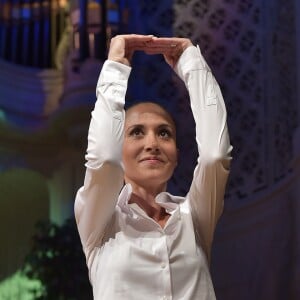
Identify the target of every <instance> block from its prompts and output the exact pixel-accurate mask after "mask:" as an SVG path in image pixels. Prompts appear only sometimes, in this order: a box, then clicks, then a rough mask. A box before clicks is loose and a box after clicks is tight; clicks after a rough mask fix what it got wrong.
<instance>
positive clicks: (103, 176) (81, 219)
mask: <svg viewBox="0 0 300 300" xmlns="http://www.w3.org/2000/svg"><path fill="white" fill-rule="evenodd" d="M130 71H131V68H130V67H128V66H125V65H123V64H120V63H117V62H112V61H106V62H105V63H104V65H103V67H102V71H101V73H100V76H99V80H98V83H97V89H96V95H97V101H96V104H95V108H94V110H93V112H92V118H91V123H90V127H89V133H88V147H87V154H86V160H87V162H86V174H85V179H84V185H83V186H82V187H81V188H80V189H79V190H78V192H77V195H76V199H75V217H76V222H77V226H78V231H79V234H80V238H81V242H82V245H83V249H84V251H85V254H86V256H87V259H89V257H88V256H89V253H90V251H91V250H92V249H93V248H94V247H95V246H96V245H98V244H99V243H101V239H102V237H103V233H104V229H105V227H106V225H107V223H108V222H109V220H110V219H111V216H112V214H113V212H114V208H115V205H116V202H117V199H118V195H119V192H120V190H121V188H122V185H123V168H122V163H121V159H122V144H123V126H124V115H125V113H124V102H125V94H126V89H127V81H128V77H129V74H130Z"/></svg>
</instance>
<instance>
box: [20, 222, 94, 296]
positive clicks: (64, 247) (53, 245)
mask: <svg viewBox="0 0 300 300" xmlns="http://www.w3.org/2000/svg"><path fill="white" fill-rule="evenodd" d="M23 272H24V273H25V275H26V276H27V277H29V278H30V279H34V280H39V281H40V282H41V283H42V286H43V287H42V289H32V290H31V291H32V293H33V294H34V297H35V299H39V300H81V299H82V300H83V299H84V300H89V299H92V289H91V286H90V283H89V281H88V271H87V267H86V263H85V257H84V254H83V251H82V246H81V243H80V239H79V235H78V232H77V228H76V224H75V221H74V219H70V220H68V221H66V222H65V224H64V225H63V226H57V225H55V224H53V223H49V222H40V223H38V224H37V233H36V234H35V235H34V237H33V248H32V250H31V252H30V254H29V255H28V256H27V257H26V260H25V265H24V268H23Z"/></svg>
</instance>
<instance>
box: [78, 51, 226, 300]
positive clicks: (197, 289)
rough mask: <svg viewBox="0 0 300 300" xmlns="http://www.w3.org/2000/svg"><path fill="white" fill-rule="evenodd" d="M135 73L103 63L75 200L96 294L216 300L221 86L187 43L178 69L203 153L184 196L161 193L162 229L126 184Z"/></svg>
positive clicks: (222, 172)
mask: <svg viewBox="0 0 300 300" xmlns="http://www.w3.org/2000/svg"><path fill="white" fill-rule="evenodd" d="M130 70H131V68H130V67H128V66H126V65H123V64H120V63H117V62H113V61H109V60H108V61H106V62H105V63H104V65H103V68H102V71H101V74H100V77H99V80H98V84H97V102H96V104H95V109H94V111H93V112H92V120H91V124H90V129H89V135H88V149H87V155H86V159H87V163H86V176H85V181H84V185H83V187H81V188H80V189H79V191H78V193H77V196H76V200H75V216H76V220H77V225H78V230H79V234H80V237H81V242H82V245H83V249H84V252H85V255H86V259H87V266H88V269H89V276H90V280H91V283H92V286H93V294H94V299H96V300H99V299H107V300H114V299H122V300H126V299H128V300H134V299H137V300H143V299H145V300H146V299H147V300H148V299H151V300H155V299H169V300H171V299H172V300H179V299H197V300H198V299H199V300H201V299H215V294H214V290H213V286H212V282H211V277H210V272H209V268H208V262H207V261H208V260H209V254H210V250H211V243H212V239H213V233H214V230H215V226H216V223H217V220H218V218H219V216H220V215H221V213H222V209H223V198H224V191H225V186H226V181H227V178H228V173H229V171H228V169H229V164H230V159H231V157H230V152H231V146H230V143H229V136H228V132H227V125H226V109H225V104H224V101H223V97H222V95H221V92H220V89H219V86H218V84H217V82H216V81H215V79H214V77H213V75H212V73H211V71H210V69H209V67H208V66H207V64H206V63H205V61H204V59H203V57H202V55H201V52H200V49H199V48H198V47H194V46H191V47H189V48H187V49H186V50H185V51H184V53H183V54H182V55H181V57H180V59H179V61H178V63H177V65H176V67H175V71H176V72H177V74H178V75H179V76H180V78H181V79H182V80H184V82H185V84H186V87H187V89H188V91H189V95H190V100H191V108H192V112H193V115H194V118H195V122H196V141H197V144H198V151H199V157H198V161H197V166H196V168H195V171H194V176H193V181H192V184H191V187H190V190H189V192H188V194H187V196H186V197H175V196H172V195H170V194H168V193H166V192H163V193H160V194H159V195H157V197H156V202H157V203H159V204H160V205H161V206H162V207H164V208H165V209H166V211H167V212H168V213H170V214H171V216H170V218H169V219H168V221H167V223H166V225H165V227H164V228H161V227H160V225H159V224H157V223H156V222H155V221H154V220H153V219H151V218H150V217H148V216H147V214H146V213H145V212H144V211H143V210H142V209H141V208H140V207H139V206H138V205H137V204H134V203H133V204H128V200H129V199H130V196H131V193H132V190H131V186H130V185H129V184H128V185H125V186H124V188H123V189H122V186H123V175H124V173H123V166H122V161H121V151H122V143H123V127H124V116H125V113H124V103H125V94H126V89H127V81H128V77H129V74H130ZM121 189H122V191H121ZM120 191H121V193H120Z"/></svg>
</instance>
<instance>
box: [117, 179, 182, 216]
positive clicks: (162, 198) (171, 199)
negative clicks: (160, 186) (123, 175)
mask: <svg viewBox="0 0 300 300" xmlns="http://www.w3.org/2000/svg"><path fill="white" fill-rule="evenodd" d="M131 194H132V186H131V184H129V183H127V184H125V185H124V186H123V188H122V190H121V193H120V195H119V199H118V203H117V205H118V206H119V207H120V208H121V210H122V211H123V212H124V213H127V214H130V215H132V210H131V209H130V206H129V204H128V201H129V199H130V196H131ZM155 201H156V203H158V204H159V205H160V206H161V207H163V208H165V210H166V212H167V213H170V214H172V212H174V211H175V210H176V208H177V207H178V205H179V204H181V203H182V202H183V201H184V198H183V197H178V196H173V195H171V194H170V193H167V192H161V193H159V194H158V195H157V196H156V199H155Z"/></svg>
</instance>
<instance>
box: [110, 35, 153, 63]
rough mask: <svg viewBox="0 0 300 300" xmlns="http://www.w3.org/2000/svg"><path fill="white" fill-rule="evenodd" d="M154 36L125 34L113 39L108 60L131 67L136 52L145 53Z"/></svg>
mask: <svg viewBox="0 0 300 300" xmlns="http://www.w3.org/2000/svg"><path fill="white" fill-rule="evenodd" d="M152 39H153V35H139V34H123V35H117V36H115V37H113V38H112V39H111V42H110V47H109V53H108V59H109V60H113V61H116V62H119V63H122V64H125V65H127V66H130V63H131V59H132V55H133V53H134V51H136V50H141V51H145V52H146V49H147V48H148V47H147V44H148V43H149V42H150V41H151V40H152Z"/></svg>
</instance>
